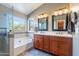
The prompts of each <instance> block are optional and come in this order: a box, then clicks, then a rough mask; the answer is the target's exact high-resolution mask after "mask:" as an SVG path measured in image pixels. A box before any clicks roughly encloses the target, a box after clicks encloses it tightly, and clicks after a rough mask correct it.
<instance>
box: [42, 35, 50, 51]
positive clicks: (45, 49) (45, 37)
mask: <svg viewBox="0 0 79 59" xmlns="http://www.w3.org/2000/svg"><path fill="white" fill-rule="evenodd" d="M43 43H44V46H43V50H44V51H46V52H49V36H45V35H44V42H43Z"/></svg>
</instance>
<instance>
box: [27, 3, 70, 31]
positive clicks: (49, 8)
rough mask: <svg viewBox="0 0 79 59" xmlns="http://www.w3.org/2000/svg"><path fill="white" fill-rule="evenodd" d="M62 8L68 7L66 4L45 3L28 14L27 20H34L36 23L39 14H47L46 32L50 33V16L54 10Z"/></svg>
mask: <svg viewBox="0 0 79 59" xmlns="http://www.w3.org/2000/svg"><path fill="white" fill-rule="evenodd" d="M64 7H67V8H68V7H69V4H68V3H45V4H43V5H42V6H40V7H39V8H38V9H36V10H35V11H33V12H32V13H30V14H29V15H28V19H30V18H34V20H35V21H36V22H37V16H38V15H39V14H41V13H46V14H48V16H49V18H48V22H49V23H48V25H49V26H48V30H49V31H52V23H51V22H52V14H53V12H54V11H55V10H58V9H61V8H64Z"/></svg>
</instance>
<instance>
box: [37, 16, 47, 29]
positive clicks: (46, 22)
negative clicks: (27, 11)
mask: <svg viewBox="0 0 79 59" xmlns="http://www.w3.org/2000/svg"><path fill="white" fill-rule="evenodd" d="M43 18H45V19H46V29H39V20H42V19H43ZM43 18H38V31H48V17H43Z"/></svg>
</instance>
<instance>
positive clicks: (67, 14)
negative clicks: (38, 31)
mask: <svg viewBox="0 0 79 59" xmlns="http://www.w3.org/2000/svg"><path fill="white" fill-rule="evenodd" d="M58 16H60V15H58ZM54 17H55V15H53V16H52V31H67V30H68V29H67V28H68V14H66V23H65V24H66V26H65V28H66V29H63V30H58V29H54Z"/></svg>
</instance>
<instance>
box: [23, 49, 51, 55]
mask: <svg viewBox="0 0 79 59" xmlns="http://www.w3.org/2000/svg"><path fill="white" fill-rule="evenodd" d="M24 56H52V55H51V54H48V53H46V52H43V51H40V50H38V49H31V50H29V51H27V52H26V53H25V55H24Z"/></svg>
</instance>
